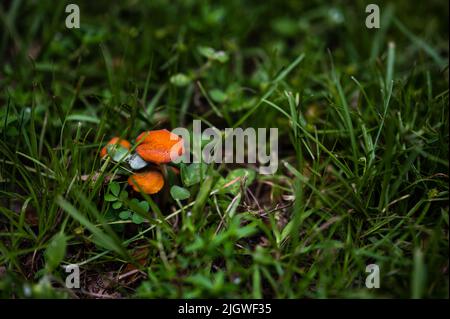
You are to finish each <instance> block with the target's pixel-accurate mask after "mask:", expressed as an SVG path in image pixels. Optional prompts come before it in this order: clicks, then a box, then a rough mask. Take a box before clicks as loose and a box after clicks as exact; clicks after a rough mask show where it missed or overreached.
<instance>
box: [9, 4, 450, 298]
mask: <svg viewBox="0 0 450 319" xmlns="http://www.w3.org/2000/svg"><path fill="white" fill-rule="evenodd" d="M77 3H78V4H79V5H80V9H81V29H79V30H68V29H66V28H65V27H64V20H65V17H66V14H65V13H64V8H65V3H64V2H63V1H62V2H58V4H57V5H55V3H54V2H53V1H39V2H31V1H17V0H12V1H6V2H2V3H1V4H0V30H1V31H2V32H0V61H2V63H1V64H0V135H1V139H0V154H1V157H0V296H1V297H3V298H12V297H14V298H21V297H79V298H93V297H101V298H102V297H104V298H110V297H115V298H117V297H124V298H133V297H148V298H177V297H178V298H195V297H223V298H261V297H265V298H336V297H338V298H350V297H358V298H439V297H440V298H442V297H444V298H448V289H449V288H448V212H449V209H448V197H449V194H448V175H449V172H448V170H449V165H448V158H449V157H448V141H449V140H448V132H449V124H448V117H449V112H448V102H449V100H448V30H447V24H448V3H447V2H445V1H427V2H424V3H421V4H416V3H415V4H414V5H411V4H410V3H409V2H407V1H401V2H397V1H396V2H395V4H394V3H393V2H392V3H390V2H380V3H379V5H380V9H381V14H382V17H381V26H382V28H381V29H379V30H369V29H366V28H365V27H364V21H365V18H366V13H365V10H364V9H365V6H366V3H365V2H364V1H357V2H356V3H355V4H353V5H347V4H344V3H343V2H335V3H334V4H329V3H328V2H325V1H324V2H322V1H313V2H308V4H306V3H303V4H300V3H299V2H298V1H248V2H246V3H245V4H242V3H241V1H226V2H223V3H221V4H220V3H215V4H212V3H210V2H208V1H183V2H179V3H178V4H176V5H175V4H171V3H170V2H168V1H148V2H145V1H123V2H120V3H121V4H119V2H117V3H114V4H111V3H110V2H105V3H103V4H100V3H98V2H96V1H78V2H77ZM207 47H210V48H213V49H214V50H210V49H205V48H207ZM220 50H221V51H224V52H225V56H224V55H221V54H220V53H218V52H219V51H220ZM193 119H199V120H202V126H203V127H204V128H205V127H208V126H212V125H214V126H216V127H218V128H219V129H222V130H223V129H224V128H226V127H243V128H245V127H254V128H258V127H267V128H268V127H277V128H279V137H280V138H279V168H278V171H277V172H276V174H273V175H258V174H256V176H255V178H254V179H253V178H250V175H249V176H248V177H247V182H244V181H245V179H240V182H239V181H238V182H237V184H234V185H233V186H232V191H230V192H225V191H223V189H222V190H221V189H218V188H217V187H216V186H217V185H216V183H217V181H218V180H219V179H220V178H221V177H222V178H225V182H230V181H231V180H232V179H233V177H234V176H241V175H240V174H241V173H242V172H243V171H239V172H240V173H238V172H236V171H234V170H235V169H236V168H239V167H241V168H242V167H244V168H247V169H250V170H254V169H255V166H254V165H252V164H244V165H229V164H221V165H219V164H215V165H208V166H205V167H204V169H202V170H199V167H186V166H184V167H183V166H182V165H181V166H180V165H179V168H180V169H181V175H176V174H174V173H173V172H172V170H171V169H169V168H168V167H165V168H164V169H163V171H164V174H165V181H166V184H165V187H164V189H163V190H162V191H161V192H160V193H158V194H157V195H152V196H143V195H140V194H139V193H136V192H133V191H132V190H131V189H130V188H129V187H128V185H127V178H128V175H129V168H128V166H127V165H126V164H124V163H121V162H118V163H116V162H114V161H112V160H111V159H108V160H106V161H105V160H100V158H99V155H98V153H99V151H100V149H101V147H103V145H104V144H105V143H106V142H107V141H108V140H109V139H110V138H111V137H113V136H121V137H122V138H125V139H128V140H130V141H134V139H135V138H136V137H137V136H138V134H139V133H140V132H142V131H144V130H150V129H157V128H167V129H172V128H175V127H178V126H183V127H187V128H188V129H192V120H193ZM230 172H231V173H230ZM229 173H230V175H229V177H227V175H228V174H229ZM236 174H238V175H236ZM222 182H223V180H222ZM173 185H178V186H182V187H183V188H185V189H187V190H188V191H189V194H187V193H185V192H183V193H180V194H182V195H180V196H183V197H180V198H183V199H177V200H174V199H173V198H172V197H171V194H170V188H171V186H173ZM222 185H223V184H222ZM186 196H187V198H186ZM123 210H126V211H129V212H130V214H131V215H130V216H133V219H131V217H130V218H121V217H120V216H119V214H120V212H121V211H123ZM127 214H128V213H127ZM72 263H73V264H78V265H80V269H81V286H82V287H81V289H79V290H72V291H71V290H69V289H66V288H65V287H64V281H65V277H66V275H67V274H66V273H65V272H64V269H63V268H62V267H61V266H63V265H67V264H72ZM372 263H375V264H378V265H379V266H380V271H381V278H380V284H381V288H380V289H367V288H366V287H365V285H364V282H365V278H366V276H367V273H366V272H365V269H366V266H367V265H368V264H372ZM130 271H131V273H130ZM28 288H30V289H28Z"/></svg>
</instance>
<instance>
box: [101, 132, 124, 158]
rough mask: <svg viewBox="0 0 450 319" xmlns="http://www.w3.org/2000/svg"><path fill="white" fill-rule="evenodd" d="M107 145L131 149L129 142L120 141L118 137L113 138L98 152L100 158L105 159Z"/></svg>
mask: <svg viewBox="0 0 450 319" xmlns="http://www.w3.org/2000/svg"><path fill="white" fill-rule="evenodd" d="M108 145H120V146H123V147H125V148H126V149H127V150H129V149H130V148H131V144H130V142H128V141H127V140H122V139H120V138H119V137H113V138H112V139H111V140H110V141H109V142H108V143H107V144H106V146H105V147H103V148H102V150H101V151H100V157H102V158H103V157H105V156H106V154H108V150H107V146H108Z"/></svg>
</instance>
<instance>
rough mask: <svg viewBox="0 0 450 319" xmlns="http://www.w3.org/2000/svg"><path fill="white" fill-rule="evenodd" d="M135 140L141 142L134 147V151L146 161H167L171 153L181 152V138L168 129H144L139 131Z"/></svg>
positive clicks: (177, 153) (170, 159)
mask: <svg viewBox="0 0 450 319" xmlns="http://www.w3.org/2000/svg"><path fill="white" fill-rule="evenodd" d="M136 142H138V143H139V142H141V143H140V144H139V145H138V146H137V147H136V152H137V153H138V154H139V156H140V157H142V158H143V159H144V160H145V161H147V162H153V163H158V164H160V163H169V162H171V161H172V158H171V156H170V155H171V152H173V153H172V154H174V155H177V156H180V155H182V154H183V139H182V138H181V137H179V136H178V135H176V134H174V133H172V132H169V131H168V130H165V129H164V130H155V131H146V132H143V133H141V134H140V135H139V136H138V137H137V139H136Z"/></svg>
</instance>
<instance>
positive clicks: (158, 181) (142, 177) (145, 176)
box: [128, 171, 164, 194]
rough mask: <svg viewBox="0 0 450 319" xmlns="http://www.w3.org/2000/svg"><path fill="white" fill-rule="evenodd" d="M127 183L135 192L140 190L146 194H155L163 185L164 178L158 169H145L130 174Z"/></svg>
mask: <svg viewBox="0 0 450 319" xmlns="http://www.w3.org/2000/svg"><path fill="white" fill-rule="evenodd" d="M128 184H129V185H130V186H132V187H133V189H134V190H135V191H136V192H139V191H142V192H143V193H146V194H155V193H157V192H159V191H160V190H161V188H162V187H163V186H164V178H163V176H162V174H161V173H160V172H158V171H146V172H142V173H137V174H134V175H131V176H130V177H129V178H128ZM138 186H139V187H138Z"/></svg>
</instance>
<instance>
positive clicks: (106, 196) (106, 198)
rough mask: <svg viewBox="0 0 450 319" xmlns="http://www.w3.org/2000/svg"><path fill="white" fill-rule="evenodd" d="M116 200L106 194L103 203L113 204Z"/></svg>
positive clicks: (111, 195) (114, 197)
mask: <svg viewBox="0 0 450 319" xmlns="http://www.w3.org/2000/svg"><path fill="white" fill-rule="evenodd" d="M116 200H117V197H116V196H114V195H113V194H106V195H105V201H107V202H115V201H116Z"/></svg>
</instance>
